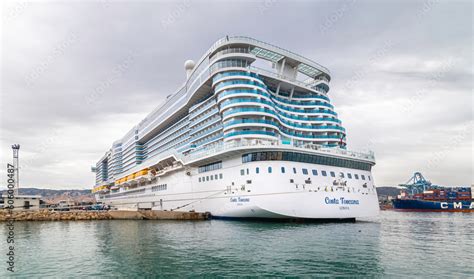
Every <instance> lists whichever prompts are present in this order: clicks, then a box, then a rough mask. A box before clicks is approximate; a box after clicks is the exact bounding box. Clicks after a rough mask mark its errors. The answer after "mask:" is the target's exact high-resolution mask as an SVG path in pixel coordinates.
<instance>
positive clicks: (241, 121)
mask: <svg viewBox="0 0 474 279" xmlns="http://www.w3.org/2000/svg"><path fill="white" fill-rule="evenodd" d="M282 122H283V123H285V124H287V125H289V126H292V127H294V128H303V129H308V130H339V131H342V132H345V131H346V129H344V127H340V126H334V125H328V126H306V125H301V124H296V123H291V122H288V121H282ZM246 123H250V124H269V125H274V126H277V127H279V125H280V124H279V123H278V122H275V121H272V120H262V119H239V120H232V121H229V122H226V123H225V124H224V127H229V126H233V125H239V124H246Z"/></svg>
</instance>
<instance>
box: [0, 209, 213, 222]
mask: <svg viewBox="0 0 474 279" xmlns="http://www.w3.org/2000/svg"><path fill="white" fill-rule="evenodd" d="M209 218H210V214H209V213H199V212H178V211H154V210H139V211H122V210H109V211H83V210H74V211H50V210H29V211H27V210H25V211H13V212H12V213H11V215H10V214H9V212H8V211H6V210H0V222H5V221H7V220H14V221H77V220H207V219H209Z"/></svg>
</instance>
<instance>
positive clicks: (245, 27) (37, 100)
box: [0, 0, 472, 188]
mask: <svg viewBox="0 0 474 279" xmlns="http://www.w3.org/2000/svg"><path fill="white" fill-rule="evenodd" d="M10 4H11V5H13V6H9V7H7V9H5V10H4V13H5V14H4V15H5V19H6V20H5V21H4V22H3V23H4V25H3V30H2V31H3V38H2V42H1V43H2V48H3V52H2V72H1V81H2V84H1V99H0V100H1V104H0V108H1V109H0V128H1V133H0V143H1V145H0V151H1V160H0V161H1V162H0V163H2V164H3V163H5V162H6V161H8V160H9V156H10V150H9V147H10V144H11V143H14V142H19V143H21V144H22V149H21V154H23V157H22V159H23V160H24V162H25V163H27V164H26V165H25V166H24V167H23V169H22V173H23V175H22V179H23V180H22V182H23V184H24V185H25V186H43V187H56V188H65V187H73V188H74V187H75V188H89V187H90V186H91V185H92V184H93V175H92V174H91V173H90V172H89V167H90V165H93V164H94V163H95V162H96V160H97V159H98V158H99V157H100V156H102V154H103V153H104V152H105V150H106V149H107V148H109V147H110V145H111V143H112V141H114V140H116V139H118V138H120V137H121V136H122V135H124V134H125V133H126V132H127V131H128V130H129V129H130V128H131V127H132V126H133V125H135V124H136V123H138V122H139V121H140V120H141V119H142V118H143V117H145V116H146V115H147V114H148V113H149V112H150V111H151V110H152V109H153V108H154V107H156V106H157V105H159V104H160V103H161V102H162V101H163V100H164V98H165V96H167V95H168V94H170V93H172V92H174V91H175V90H176V89H177V88H178V86H179V85H180V84H182V82H183V81H184V77H185V74H184V70H183V62H184V61H185V60H187V59H194V60H197V59H199V58H200V57H201V55H202V54H203V53H204V51H206V50H207V49H208V48H209V47H210V46H211V44H212V43H214V41H216V40H217V39H219V38H221V37H223V36H225V35H246V36H250V37H254V38H257V39H260V40H263V41H267V42H269V43H272V44H275V45H278V46H281V47H283V48H287V49H290V50H292V51H294V52H297V53H300V54H302V55H304V56H307V57H309V58H311V59H313V60H315V61H317V62H318V63H320V64H322V65H324V66H326V67H328V68H329V69H330V70H331V72H332V81H331V83H332V87H331V91H330V97H331V99H332V100H333V102H334V103H335V105H336V110H337V111H339V113H340V115H341V118H342V120H343V124H344V125H345V126H346V127H347V129H348V133H349V134H348V140H349V145H350V147H353V148H354V149H359V148H361V149H364V148H371V149H374V150H375V151H376V152H377V158H378V165H377V167H376V169H375V173H374V176H375V178H376V182H377V184H378V185H389V184H396V183H398V182H401V181H403V180H404V179H405V178H406V177H408V176H409V175H410V172H412V171H414V170H416V169H417V168H418V167H420V168H422V167H423V166H422V165H423V161H427V160H429V158H430V157H431V154H432V153H433V152H435V151H436V150H438V149H439V148H440V146H445V145H448V144H449V141H450V140H451V139H450V138H449V135H448V133H450V132H455V131H456V130H455V129H454V130H452V129H451V128H452V126H453V125H454V124H456V125H458V124H459V125H461V124H462V123H466V122H469V121H470V120H472V53H471V51H472V30H471V27H470V26H471V25H472V3H470V2H467V1H466V2H462V1H460V2H448V1H439V2H438V1H434V2H433V3H432V2H427V1H415V2H400V1H383V2H381V3H378V2H374V1H337V2H334V1H320V2H311V1H266V0H262V1H225V3H223V2H221V1H201V2H198V1H187V0H183V1H164V2H160V1H140V2H120V1H97V2H82V3H81V2H72V3H69V2H49V3H45V2H35V3H33V4H31V5H26V6H24V7H23V6H15V5H17V3H15V2H13V3H10ZM11 7H13V10H12V9H10V8H11ZM15 7H16V8H15ZM344 7H345V8H344ZM341 11H343V12H342V13H341ZM334 15H336V16H335V17H334ZM328 22H329V24H328ZM322 26H323V28H325V30H324V33H322V32H321V28H322ZM71 34H73V36H75V37H74V39H73V40H71ZM68 39H69V40H68ZM65 42H67V43H65ZM387 42H391V43H393V45H392V46H391V47H390V48H388V49H387V50H386V51H385V52H384V53H382V55H378V56H377V51H380V49H381V48H383V46H384V44H387ZM374 55H375V58H374ZM451 56H452V57H461V58H462V61H457V62H456V63H455V64H454V66H453V67H452V68H451V69H450V70H449V71H448V72H447V73H446V74H445V75H444V76H443V77H442V78H440V79H439V80H438V81H437V83H436V84H431V83H429V79H430V77H431V76H432V75H433V74H436V69H434V70H432V71H431V70H423V71H420V69H418V68H416V67H415V68H406V67H402V66H403V65H405V64H404V63H408V62H410V61H412V59H415V60H416V63H424V61H432V60H433V61H439V60H443V59H446V58H447V57H451ZM374 60H375V61H374ZM393 61H395V62H397V63H398V64H394V67H392V68H390V67H388V66H387V65H388V63H392V62H393ZM384 65H385V66H386V67H381V66H384ZM390 65H391V64H390ZM361 67H363V68H364V67H365V68H366V69H367V70H366V71H364V73H365V75H364V78H362V79H360V80H357V82H356V83H354V86H352V87H351V86H349V87H348V86H347V84H348V82H349V81H350V80H351V78H353V77H354V75H356V73H357V72H358V71H359V69H361ZM35 71H36V72H39V73H40V74H39V75H38V76H37V77H36V78H34V79H33V82H31V84H30V85H29V86H28V84H27V81H28V77H29V76H31V75H32V73H35ZM422 88H427V89H429V90H427V91H426V93H423V96H422V98H420V100H417V99H416V98H415V99H414V97H413V94H415V93H416V92H417V91H419V90H421V89H422ZM410 102H412V103H414V107H416V110H413V111H411V110H410V111H403V106H406V105H407V104H410ZM453 123H454V124H453ZM442 131H446V134H443V132H442ZM418 137H419V138H422V139H423V140H420V139H418ZM411 138H417V140H416V141H413V140H410V139H411ZM431 138H433V140H431ZM434 139H436V140H434ZM427 142H429V144H427ZM459 145H460V146H470V148H471V151H472V133H471V134H470V136H467V137H466V138H465V139H464V141H462V143H460V144H459ZM459 150H462V149H459ZM459 150H458V149H455V150H453V151H452V152H451V153H449V152H448V153H447V155H446V158H447V159H446V160H445V161H446V162H440V163H439V164H437V165H435V166H433V167H432V168H430V169H426V171H428V172H430V173H427V176H429V177H432V180H435V179H434V178H436V182H437V183H439V184H443V183H444V184H468V183H470V182H472V156H471V157H469V156H467V155H465V154H464V155H462V154H460V153H459ZM450 154H451V155H453V156H457V157H458V158H459V160H461V162H460V164H462V165H464V166H470V167H471V168H470V169H469V167H463V168H462V169H460V170H459V171H460V172H461V173H459V174H458V175H456V176H455V177H453V176H450V175H448V174H446V172H445V170H452V169H453V168H452V166H450V165H448V163H451V162H452V160H453V159H452V158H451V157H450V156H451V155H450ZM471 154H472V152H471ZM406 162H417V163H418V164H419V165H416V164H407V163H406ZM407 166H409V167H410V168H409V167H407Z"/></svg>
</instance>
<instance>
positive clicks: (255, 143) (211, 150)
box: [184, 139, 375, 161]
mask: <svg viewBox="0 0 474 279" xmlns="http://www.w3.org/2000/svg"><path fill="white" fill-rule="evenodd" d="M269 146H275V147H284V148H291V149H296V150H308V149H309V150H314V151H318V152H323V153H327V154H334V155H343V156H349V157H354V158H355V159H362V160H370V161H374V160H375V156H374V153H373V152H372V151H368V152H359V151H351V150H346V149H341V148H335V147H333V148H327V147H322V146H321V145H317V144H304V145H300V144H291V143H282V142H280V141H272V140H257V139H255V140H241V141H232V142H220V143H218V144H215V145H212V146H209V147H205V148H203V149H200V150H195V151H193V152H191V153H190V154H188V155H186V156H184V158H185V160H186V161H193V160H196V159H198V158H201V157H206V156H209V155H213V154H217V153H220V152H224V151H229V150H232V149H237V148H242V147H254V148H255V147H257V148H258V147H269Z"/></svg>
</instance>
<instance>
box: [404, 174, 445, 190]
mask: <svg viewBox="0 0 474 279" xmlns="http://www.w3.org/2000/svg"><path fill="white" fill-rule="evenodd" d="M398 186H400V187H403V188H406V189H407V191H410V192H411V194H412V195H413V194H417V193H423V191H426V190H427V189H439V188H443V187H441V186H438V185H433V184H431V182H430V181H428V180H426V179H425V177H424V176H423V175H422V174H421V172H415V173H414V174H413V176H412V177H411V178H410V179H408V181H407V182H405V183H404V184H398Z"/></svg>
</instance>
